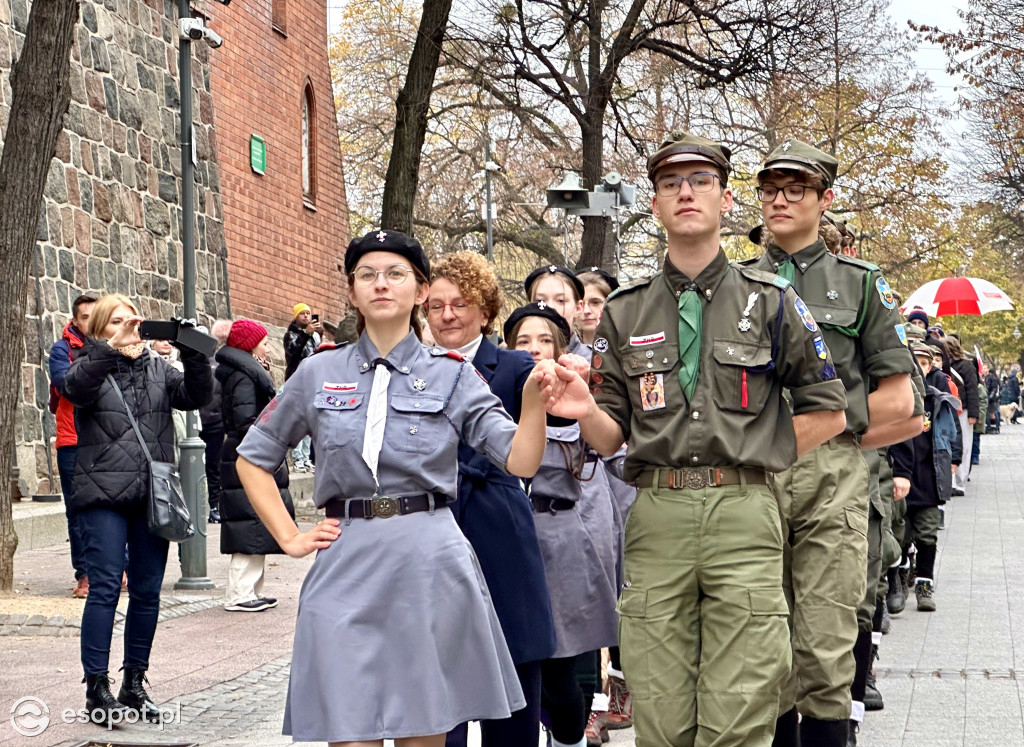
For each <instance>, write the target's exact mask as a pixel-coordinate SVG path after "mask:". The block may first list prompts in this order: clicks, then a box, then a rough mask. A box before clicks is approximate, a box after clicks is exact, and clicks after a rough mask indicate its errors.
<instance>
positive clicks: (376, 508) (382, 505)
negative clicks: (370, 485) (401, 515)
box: [370, 495, 398, 519]
mask: <svg viewBox="0 0 1024 747" xmlns="http://www.w3.org/2000/svg"><path fill="white" fill-rule="evenodd" d="M370 508H371V509H372V510H373V515H374V516H377V517H379V518H381V519H389V518H391V517H392V516H394V515H395V514H397V513H398V501H396V500H395V499H394V498H388V497H387V496H386V495H382V496H378V497H377V498H373V499H372V500H371V501H370Z"/></svg>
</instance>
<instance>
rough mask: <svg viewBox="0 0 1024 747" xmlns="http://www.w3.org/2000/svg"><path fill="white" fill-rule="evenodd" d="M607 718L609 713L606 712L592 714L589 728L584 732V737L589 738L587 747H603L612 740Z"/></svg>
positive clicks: (588, 722)
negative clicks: (609, 734) (602, 746)
mask: <svg viewBox="0 0 1024 747" xmlns="http://www.w3.org/2000/svg"><path fill="white" fill-rule="evenodd" d="M607 717H608V713H607V712H606V711H594V712H593V713H591V714H590V720H589V721H587V728H586V729H585V730H584V732H583V736H585V737H586V738H587V747H601V745H602V744H604V743H605V742H607V741H608V740H609V739H610V737H609V736H608V724H607V722H606V719H607Z"/></svg>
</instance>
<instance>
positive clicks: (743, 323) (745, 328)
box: [736, 317, 750, 332]
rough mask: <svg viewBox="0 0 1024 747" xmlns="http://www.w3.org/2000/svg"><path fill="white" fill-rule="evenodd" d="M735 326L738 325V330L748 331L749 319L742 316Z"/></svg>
mask: <svg viewBox="0 0 1024 747" xmlns="http://www.w3.org/2000/svg"><path fill="white" fill-rule="evenodd" d="M736 326H737V327H739V330H740V332H749V331H750V320H749V319H747V318H746V317H743V318H742V319H740V321H739V323H738V324H737V325H736Z"/></svg>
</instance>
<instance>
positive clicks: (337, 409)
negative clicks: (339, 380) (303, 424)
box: [313, 392, 366, 449]
mask: <svg viewBox="0 0 1024 747" xmlns="http://www.w3.org/2000/svg"><path fill="white" fill-rule="evenodd" d="M365 396H366V395H364V394H356V393H351V392H343V393H338V394H333V393H331V392H317V393H316V396H315V397H314V398H313V407H315V408H316V411H317V412H316V417H317V420H316V428H317V448H328V449H335V448H338V447H341V446H349V445H351V444H352V442H353V441H355V440H356V437H357V436H359V435H360V434H361V433H362V432H363V430H364V428H365V426H366V413H365V412H364V411H363V410H362V404H363V398H364V397H365Z"/></svg>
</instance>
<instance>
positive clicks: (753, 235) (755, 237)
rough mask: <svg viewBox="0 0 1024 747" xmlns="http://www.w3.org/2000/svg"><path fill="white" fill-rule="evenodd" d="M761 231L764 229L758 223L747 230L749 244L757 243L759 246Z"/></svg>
mask: <svg viewBox="0 0 1024 747" xmlns="http://www.w3.org/2000/svg"><path fill="white" fill-rule="evenodd" d="M762 231H764V226H760V225H758V226H754V227H753V228H751V229H750V231H749V232H747V238H748V239H750V243H751V244H757V245H758V246H760V244H761V232H762Z"/></svg>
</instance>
